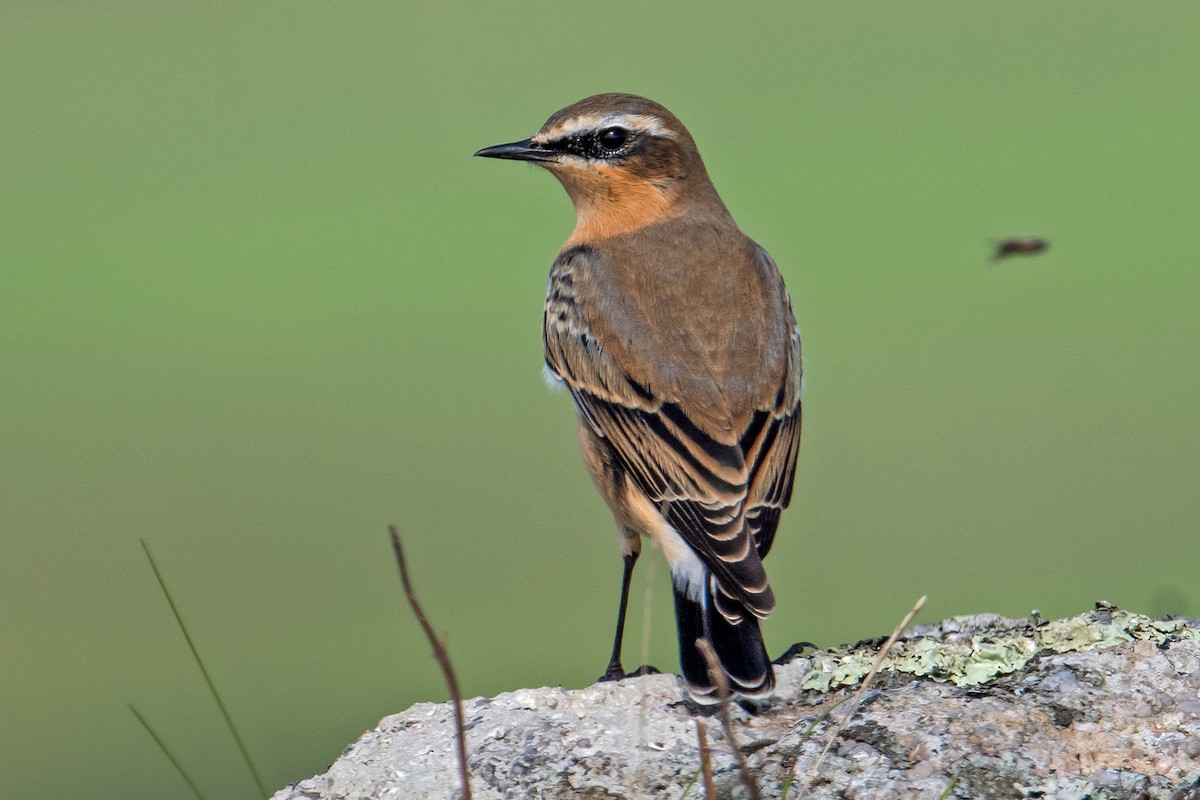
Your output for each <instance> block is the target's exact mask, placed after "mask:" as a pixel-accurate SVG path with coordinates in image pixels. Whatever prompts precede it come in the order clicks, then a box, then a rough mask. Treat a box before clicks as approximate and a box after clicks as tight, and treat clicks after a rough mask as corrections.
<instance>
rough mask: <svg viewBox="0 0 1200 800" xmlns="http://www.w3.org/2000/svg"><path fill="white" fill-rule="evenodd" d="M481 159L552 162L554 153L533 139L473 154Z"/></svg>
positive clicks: (488, 148) (487, 148) (489, 148)
mask: <svg viewBox="0 0 1200 800" xmlns="http://www.w3.org/2000/svg"><path fill="white" fill-rule="evenodd" d="M475 155H477V156H482V157H483V158H507V159H511V160H513V161H553V160H554V153H553V151H551V150H545V149H543V148H542V147H541V146H539V145H538V143H537V142H535V141H533V139H522V140H521V141H519V142H512V143H510V144H498V145H495V146H493V147H485V148H483V149H482V150H480V151H478V152H476V153H475Z"/></svg>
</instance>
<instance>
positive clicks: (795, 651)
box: [771, 642, 817, 665]
mask: <svg viewBox="0 0 1200 800" xmlns="http://www.w3.org/2000/svg"><path fill="white" fill-rule="evenodd" d="M806 647H807V648H808V649H810V650H816V649H817V646H816V645H815V644H813V643H812V642H796V643H795V644H794V645H792V646H791V647H789V648H788V649H787V650H784V651H783V655H781V656H780V657H779V658H777V659H775V660H774V661H772V662H771V663H772V664H776V665H783V664H787V663H789V662H791V661H793V660H795V659H797V658H799V657H800V656H802V655H804V649H805V648H806Z"/></svg>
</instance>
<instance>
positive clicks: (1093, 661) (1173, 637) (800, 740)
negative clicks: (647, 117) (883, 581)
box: [274, 605, 1200, 800]
mask: <svg viewBox="0 0 1200 800" xmlns="http://www.w3.org/2000/svg"><path fill="white" fill-rule="evenodd" d="M1038 622H1039V624H1037V625H1034V624H1033V623H1030V622H1029V621H1026V620H1011V619H1004V618H1002V617H997V616H995V615H980V616H977V617H960V618H955V619H953V620H946V621H945V622H942V623H938V624H935V625H924V626H920V627H918V628H916V629H914V630H913V631H912V632H911V633H910V634H908V635H907V636H905V637H904V638H903V639H902V640H901V641H900V643H898V645H897V647H896V648H895V649H894V650H893V651H892V653H891V654H890V656H889V658H888V659H887V661H885V666H884V668H883V669H882V670H881V671H880V673H879V674H878V675H877V676H876V678H875V680H874V682H873V684H872V685H871V687H870V689H869V690H868V692H867V693H866V697H865V701H864V703H863V705H862V706H861V707H860V708H859V709H858V710H857V711H856V712H855V713H854V715H853V717H852V719H850V720H848V724H847V725H846V727H845V729H844V730H843V731H842V732H841V735H840V736H838V737H837V739H836V741H834V742H833V743H832V745H831V746H830V747H829V748H828V752H827V753H826V754H825V756H824V758H823V759H821V753H822V751H823V750H825V748H826V744H828V743H829V740H830V737H831V736H832V735H833V733H834V728H835V727H836V725H837V724H838V723H840V722H841V721H842V716H843V715H844V714H845V713H846V710H847V708H848V706H849V705H850V704H849V702H848V701H847V702H843V701H845V700H846V698H847V697H848V696H850V695H852V694H853V692H854V691H855V689H856V686H857V683H858V681H859V680H861V678H862V676H863V674H865V671H866V669H869V666H870V664H871V663H872V662H873V661H874V658H875V653H876V652H877V651H876V648H877V647H878V646H879V645H880V642H877V641H875V642H867V643H860V645H856V646H850V647H842V648H835V649H834V650H832V651H823V652H819V653H815V654H814V655H813V656H812V657H811V658H799V659H795V660H793V661H792V662H790V663H788V664H785V665H783V666H780V667H779V668H778V677H779V688H778V692H777V694H776V697H775V699H774V700H773V701H772V703H771V704H770V705H769V706H768V707H766V708H765V709H762V710H760V711H759V713H756V714H753V715H751V714H749V713H747V712H746V711H745V710H743V709H741V708H739V707H735V708H734V709H733V712H734V724H735V732H736V735H737V741H738V745H739V746H740V747H741V748H742V749H743V751H744V752H746V753H747V760H748V761H749V763H750V765H751V768H752V770H753V772H754V773H755V775H756V776H757V781H758V784H759V786H760V788H761V790H762V793H763V796H764V797H767V798H779V797H781V790H782V787H783V786H784V784H785V783H790V784H791V789H790V791H789V797H791V798H795V797H796V795H797V790H798V789H799V788H800V786H802V785H803V784H805V783H806V781H807V782H808V783H809V786H808V789H807V791H806V794H805V796H806V797H808V798H816V799H817V800H826V799H832V798H847V799H848V800H867V799H868V798H908V797H913V798H916V797H923V798H938V797H941V796H942V795H943V793H944V792H946V790H947V787H950V786H951V783H952V782H953V787H952V788H950V789H949V793H948V794H945V796H946V797H955V798H985V799H986V798H1056V800H1082V799H1083V798H1090V800H1110V799H1111V800H1118V798H1130V799H1132V798H1139V800H1140V799H1141V798H1152V799H1155V800H1157V799H1159V798H1161V799H1162V800H1182V799H1183V798H1188V800H1191V798H1200V786H1198V787H1193V786H1192V784H1193V783H1195V782H1196V781H1198V780H1200V627H1198V625H1197V623H1196V622H1195V621H1187V620H1157V621H1156V620H1151V619H1149V618H1147V617H1143V616H1140V615H1137V614H1130V613H1128V612H1125V611H1121V610H1119V609H1115V608H1111V607H1108V606H1104V605H1101V606H1098V608H1097V610H1096V611H1094V612H1091V613H1089V614H1084V615H1081V616H1079V617H1074V618H1070V619H1066V620H1055V621H1051V622H1042V621H1040V620H1039V621H1038ZM864 664H865V665H866V668H864V666H863V665H864ZM814 687H818V688H814ZM839 703H841V705H838V704H839ZM827 711H828V712H830V716H828V717H822V716H821V715H822V714H824V713H825V712H827ZM465 714H466V718H467V729H468V730H467V750H468V758H467V760H468V767H469V769H470V773H471V786H472V790H473V792H474V796H475V797H476V798H479V799H480V800H499V799H500V798H521V799H522V800H524V799H525V798H535V799H538V798H545V800H552V799H557V798H584V800H626V799H628V800H641V799H642V798H664V799H665V798H670V799H671V800H680V798H681V797H682V795H683V793H684V792H685V790H688V788H687V787H688V786H689V784H691V783H692V781H693V779H694V778H695V777H696V775H697V770H698V766H699V763H700V759H699V751H698V746H697V741H696V728H695V720H694V713H693V710H692V709H691V708H690V707H689V706H688V705H687V704H685V703H683V702H682V691H681V688H680V686H679V684H678V681H677V679H676V678H675V677H674V676H669V675H650V676H646V677H640V678H632V679H627V680H624V681H619V682H615V683H603V684H596V685H593V686H589V687H586V688H584V689H574V690H567V689H561V688H543V689H522V690H519V691H516V692H508V693H505V694H501V695H498V696H496V697H493V698H474V699H472V700H468V701H466V703H465ZM708 728H709V734H710V737H709V738H710V746H711V749H712V753H713V768H714V773H715V779H716V787H717V795H718V797H721V798H743V797H748V793H747V792H746V791H745V789H744V787H743V786H742V785H741V781H740V779H739V775H738V772H737V768H736V766H735V763H734V760H733V757H732V754H731V753H730V752H729V749H728V745H727V744H726V743H725V742H724V741H722V739H723V736H721V734H720V730H719V728H720V726H719V723H718V722H717V720H715V719H713V720H709V723H708ZM818 759H821V760H820V762H819V766H817V767H816V769H815V770H814V767H813V765H814V764H816V763H817V761H818ZM793 775H794V776H795V777H794V778H791V776H793ZM789 778H791V779H790V780H789ZM458 781H459V777H458V765H457V763H456V761H455V746H454V727H453V716H452V712H451V708H450V705H449V704H433V703H421V704H418V705H415V706H413V707H412V708H410V709H408V710H407V711H405V712H403V713H401V714H397V715H394V716H390V717H386V718H385V719H384V720H383V721H382V722H381V723H380V724H379V727H378V728H376V729H375V730H372V731H368V732H367V733H366V734H364V735H363V737H362V738H361V739H359V740H358V741H357V742H355V743H354V744H352V745H351V746H350V747H348V748H347V749H346V751H345V752H344V753H343V754H342V756H341V758H339V759H338V760H337V762H336V763H334V765H333V766H332V767H330V769H329V771H328V772H326V773H325V774H324V775H319V776H316V777H314V778H308V779H306V780H302V781H300V782H298V783H296V784H293V785H292V786H289V787H287V788H285V789H283V790H281V791H280V792H278V793H277V794H276V795H275V798H274V800H350V799H351V798H354V799H357V798H364V799H365V798H380V799H381V800H384V799H386V800H400V799H401V798H404V799H405V800H409V799H411V800H424V799H426V798H428V799H429V800H451V799H452V798H456V797H458V796H459V791H458ZM688 791H689V794H688V798H689V800H701V798H702V797H703V789H702V787H701V786H700V785H699V784H696V785H692V786H691V788H690V790H688ZM1192 792H1194V794H1193V793H1192Z"/></svg>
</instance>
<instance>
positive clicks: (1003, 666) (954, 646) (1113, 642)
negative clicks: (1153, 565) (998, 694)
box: [801, 604, 1200, 692]
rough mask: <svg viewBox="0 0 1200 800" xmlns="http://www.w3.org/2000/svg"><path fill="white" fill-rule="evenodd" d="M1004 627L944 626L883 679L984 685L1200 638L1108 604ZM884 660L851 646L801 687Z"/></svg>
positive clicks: (840, 679)
mask: <svg viewBox="0 0 1200 800" xmlns="http://www.w3.org/2000/svg"><path fill="white" fill-rule="evenodd" d="M1004 622H1005V623H1006V624H1004V625H996V624H995V623H994V621H985V620H981V619H980V618H972V617H958V618H955V619H953V620H949V621H947V622H944V623H942V624H941V625H940V626H937V628H936V630H935V632H934V633H931V634H929V635H926V636H920V637H915V638H910V639H903V640H901V641H899V642H897V643H896V644H895V646H893V648H892V650H891V652H890V653H889V654H888V656H887V658H886V659H885V660H884V662H883V664H882V666H881V667H880V672H885V671H891V672H907V673H911V674H913V675H919V676H922V677H926V678H931V679H932V680H935V681H942V682H948V683H953V684H955V685H956V686H976V685H979V684H981V683H986V682H988V681H990V680H992V679H994V678H996V677H998V676H1000V675H1006V674H1008V673H1010V672H1015V671H1016V670H1019V669H1021V668H1022V667H1024V666H1025V665H1026V664H1027V663H1029V660H1030V659H1031V658H1033V657H1034V656H1035V655H1036V654H1037V653H1040V652H1042V651H1044V650H1049V651H1052V652H1055V653H1069V652H1079V651H1082V650H1091V649H1094V648H1102V647H1115V646H1117V645H1120V644H1126V643H1128V642H1136V641H1148V642H1153V643H1154V644H1156V645H1161V644H1163V643H1164V642H1166V641H1168V640H1172V639H1200V629H1198V628H1197V627H1196V625H1195V624H1194V623H1192V622H1189V621H1187V620H1182V619H1151V618H1150V617H1147V616H1144V615H1142V614H1135V613H1132V612H1129V611H1123V610H1121V609H1118V608H1114V607H1112V606H1107V605H1104V604H1099V605H1098V606H1097V609H1096V610H1095V611H1093V612H1090V613H1088V614H1081V615H1079V616H1077V617H1070V618H1068V619H1059V620H1053V621H1050V622H1046V623H1044V624H1041V625H1038V626H1036V627H1035V626H1034V625H1031V624H1029V623H1023V622H1022V621H1019V620H1017V621H1004ZM877 656H878V649H877V648H871V647H851V646H843V647H838V648H834V649H832V650H826V651H821V652H817V653H814V654H813V655H812V656H811V658H812V669H810V670H809V671H808V672H807V673H806V674H805V676H804V678H803V679H802V680H801V687H802V688H803V689H806V690H813V691H820V692H827V691H829V690H831V689H836V688H838V687H841V686H851V685H853V684H856V683H858V682H859V681H860V680H862V679H863V677H865V676H866V675H867V673H869V672H870V671H871V666H872V665H873V664H874V663H875V659H876V657H877Z"/></svg>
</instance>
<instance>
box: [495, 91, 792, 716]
mask: <svg viewBox="0 0 1200 800" xmlns="http://www.w3.org/2000/svg"><path fill="white" fill-rule="evenodd" d="M475 155H476V156H481V157H485V158H499V159H511V160H517V161H526V162H531V163H533V164H536V165H537V166H539V167H543V168H545V169H546V170H547V171H549V172H550V173H551V174H552V175H553V176H554V177H555V178H557V179H558V181H559V182H560V183H561V184H562V186H563V188H564V189H566V192H567V194H568V196H569V197H570V199H571V201H572V203H573V205H574V208H575V215H576V224H575V228H574V230H573V231H572V232H571V234H570V236H569V237H568V238H567V240H566V242H565V243H564V244H563V246H562V248H561V250H560V251H559V253H558V256H557V257H556V258H555V260H554V263H553V265H552V267H551V270H550V276H549V281H548V284H547V291H546V304H545V308H544V313H543V324H542V338H543V345H544V353H545V372H546V374H547V378H548V379H549V380H550V381H551V382H552V383H557V384H560V385H564V386H565V388H566V389H567V390H568V391H569V392H570V394H571V397H572V398H573V400H574V406H575V412H576V421H577V430H578V438H579V445H580V448H581V450H582V453H583V460H584V463H585V465H586V467H587V470H588V472H589V474H590V475H591V478H592V480H593V482H594V483H595V485H596V488H597V489H598V490H599V492H600V494H601V496H602V497H603V498H604V500H605V501H606V503H607V504H608V507H609V509H610V510H611V511H612V515H613V518H614V520H615V521H616V526H617V530H618V533H619V542H620V550H621V555H622V557H623V570H622V576H621V591H620V600H619V606H618V613H617V626H616V633H615V635H614V639H613V649H612V654H611V657H610V659H609V664H608V667H607V668H606V670H605V672H604V675H603V676H602V677H601V678H600V680H618V679H620V678H622V677H625V676H626V673H625V672H624V670H623V667H622V664H621V644H622V637H623V632H624V625H625V611H626V606H627V603H628V598H629V584H630V579H631V577H632V574H633V569H634V565H635V564H636V562H637V559H638V556H639V554H640V553H641V541H642V537H647V538H648V539H650V540H651V541H652V542H653V544H654V545H655V546H657V547H658V548H659V549H660V550H661V551H662V553H663V554H664V556H665V557H666V560H667V562H668V564H669V565H670V569H671V578H672V587H673V595H674V606H675V616H676V622H677V628H678V634H679V658H680V671H681V673H682V677H683V680H684V684H685V686H686V688H687V689H688V691H689V694H690V696H691V698H692V699H693V700H694V701H695V702H697V703H699V704H704V705H711V704H714V703H717V702H720V701H721V691H720V690H719V683H718V681H719V680H720V679H721V677H722V676H720V675H715V676H714V675H712V674H710V672H709V670H708V667H707V662H706V660H705V658H704V656H703V653H702V651H701V650H700V644H699V640H701V639H703V640H706V641H707V642H708V643H709V644H710V645H711V647H712V650H713V651H714V652H715V654H716V657H717V661H718V662H719V665H720V670H721V672H723V673H724V674H723V678H724V681H725V682H726V687H727V688H728V690H729V692H730V693H731V694H732V695H733V696H734V698H735V699H737V700H739V701H743V700H747V701H750V702H751V703H754V702H756V701H759V700H764V699H765V698H768V697H769V696H770V695H771V694H772V692H773V689H774V686H775V674H774V669H773V667H772V663H771V660H770V658H769V656H768V654H767V650H766V647H765V645H764V642H763V637H762V632H761V629H760V625H759V622H760V620H762V619H765V618H766V617H767V616H768V615H769V614H770V613H771V611H772V610H773V609H774V608H775V595H774V592H773V591H772V588H771V585H770V583H769V582H768V580H767V573H766V571H765V569H764V567H763V559H764V558H766V556H767V554H768V552H769V551H770V550H771V545H772V543H773V541H774V539H775V533H776V530H777V528H778V525H779V520H780V514H781V512H782V511H783V509H785V508H786V507H787V506H788V504H789V503H790V501H791V498H792V486H793V482H794V478H795V472H796V459H797V455H798V452H799V445H800V429H801V413H800V408H801V402H800V395H801V385H802V382H803V366H802V360H801V348H800V333H799V330H798V329H797V326H796V319H795V315H794V312H793V308H792V302H791V298H790V296H789V294H788V291H787V288H786V286H785V285H784V281H783V277H782V275H781V274H780V272H779V269H778V268H777V267H776V264H775V262H774V260H772V258H771V256H770V255H768V254H767V251H766V250H764V249H763V248H762V247H761V246H759V245H758V244H757V243H756V242H754V241H753V240H752V239H750V238H749V237H748V236H747V235H746V234H744V233H743V232H742V230H741V229H740V228H739V227H738V225H737V223H736V222H735V221H734V219H733V216H732V215H731V214H730V212H729V210H728V209H727V208H726V206H725V204H724V202H722V200H721V198H720V196H719V195H718V194H717V191H716V189H715V188H714V186H713V183H712V181H711V179H710V178H709V175H708V172H707V170H706V168H705V166H704V162H703V160H702V159H701V157H700V152H699V150H698V149H697V147H696V143H695V140H694V139H693V137H692V135H691V134H690V133H689V132H688V129H687V128H686V127H684V125H683V123H682V122H680V121H679V119H678V118H677V117H676V116H675V115H674V114H672V113H671V112H670V111H668V110H667V109H666V108H665V107H663V106H662V105H660V104H658V103H656V102H654V101H652V100H649V99H647V98H645V97H640V96H638V95H633V94H621V93H606V94H597V95H594V96H591V97H587V98H584V99H583V100H580V101H578V102H576V103H573V104H571V105H569V106H567V107H565V108H563V109H561V110H559V111H557V112H555V113H554V114H553V115H552V116H551V117H550V118H549V119H548V120H547V121H546V123H545V124H544V125H542V127H541V128H540V130H538V132H537V133H536V134H535V135H533V136H532V137H530V138H528V139H522V140H520V141H516V142H511V143H509V144H501V145H496V146H493V147H485V148H483V149H482V150H479V151H478V152H476V153H475Z"/></svg>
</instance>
